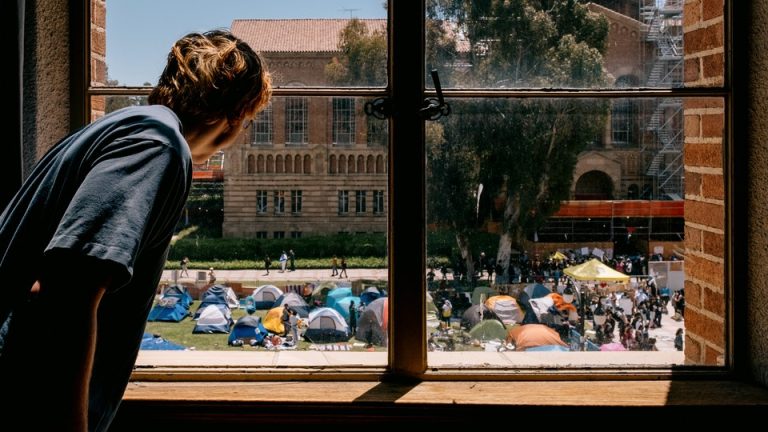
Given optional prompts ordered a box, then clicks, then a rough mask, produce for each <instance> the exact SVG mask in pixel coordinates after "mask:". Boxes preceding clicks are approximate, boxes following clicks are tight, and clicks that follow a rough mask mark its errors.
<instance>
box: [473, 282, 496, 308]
mask: <svg viewBox="0 0 768 432" xmlns="http://www.w3.org/2000/svg"><path fill="white" fill-rule="evenodd" d="M483 295H484V296H483ZM495 295H499V293H497V292H496V290H495V289H493V288H491V287H489V286H479V287H477V288H475V290H474V291H472V304H473V305H477V304H481V303H483V302H484V301H486V300H488V299H489V298H491V297H493V296H495ZM481 297H483V299H482V300H481V299H480V298H481Z"/></svg>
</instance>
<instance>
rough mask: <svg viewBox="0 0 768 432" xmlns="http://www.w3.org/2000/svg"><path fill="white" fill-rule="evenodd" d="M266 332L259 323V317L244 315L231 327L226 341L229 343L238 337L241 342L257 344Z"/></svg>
mask: <svg viewBox="0 0 768 432" xmlns="http://www.w3.org/2000/svg"><path fill="white" fill-rule="evenodd" d="M267 334H269V333H268V332H267V329H266V328H265V327H264V325H263V324H262V323H261V318H259V317H255V316H249V315H246V316H244V317H242V318H240V319H239V320H237V322H236V323H235V325H234V327H232V332H231V333H230V334H229V339H228V340H227V343H229V344H230V345H231V344H232V343H233V342H234V341H235V340H237V339H239V340H241V341H242V342H243V344H248V345H250V344H251V343H252V342H255V343H257V344H258V343H261V341H263V340H264V338H265V337H266V336H267Z"/></svg>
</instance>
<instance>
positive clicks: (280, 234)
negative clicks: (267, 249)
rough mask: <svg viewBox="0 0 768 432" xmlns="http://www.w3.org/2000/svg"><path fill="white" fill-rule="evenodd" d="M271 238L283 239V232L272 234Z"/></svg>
mask: <svg viewBox="0 0 768 432" xmlns="http://www.w3.org/2000/svg"><path fill="white" fill-rule="evenodd" d="M272 238H276V239H281V238H285V231H275V232H273V233H272Z"/></svg>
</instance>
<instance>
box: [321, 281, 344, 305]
mask: <svg viewBox="0 0 768 432" xmlns="http://www.w3.org/2000/svg"><path fill="white" fill-rule="evenodd" d="M334 289H336V284H335V283H333V282H323V283H320V284H317V285H315V289H313V290H312V295H311V298H312V303H314V304H316V305H317V304H320V305H324V304H325V302H326V298H327V297H328V293H329V292H330V291H332V290H334ZM350 291H351V290H350Z"/></svg>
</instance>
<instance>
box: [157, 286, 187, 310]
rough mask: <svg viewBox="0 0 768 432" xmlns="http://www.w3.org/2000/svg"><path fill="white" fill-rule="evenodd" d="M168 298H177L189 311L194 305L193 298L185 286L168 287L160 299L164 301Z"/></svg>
mask: <svg viewBox="0 0 768 432" xmlns="http://www.w3.org/2000/svg"><path fill="white" fill-rule="evenodd" d="M168 297H177V298H178V299H179V301H180V302H181V305H182V306H184V307H185V308H187V309H189V307H190V306H191V305H192V296H191V295H190V294H189V291H187V288H186V287H185V286H184V285H181V284H176V285H170V286H168V287H166V288H165V289H164V290H163V293H162V294H161V295H160V298H161V299H163V298H168Z"/></svg>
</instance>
